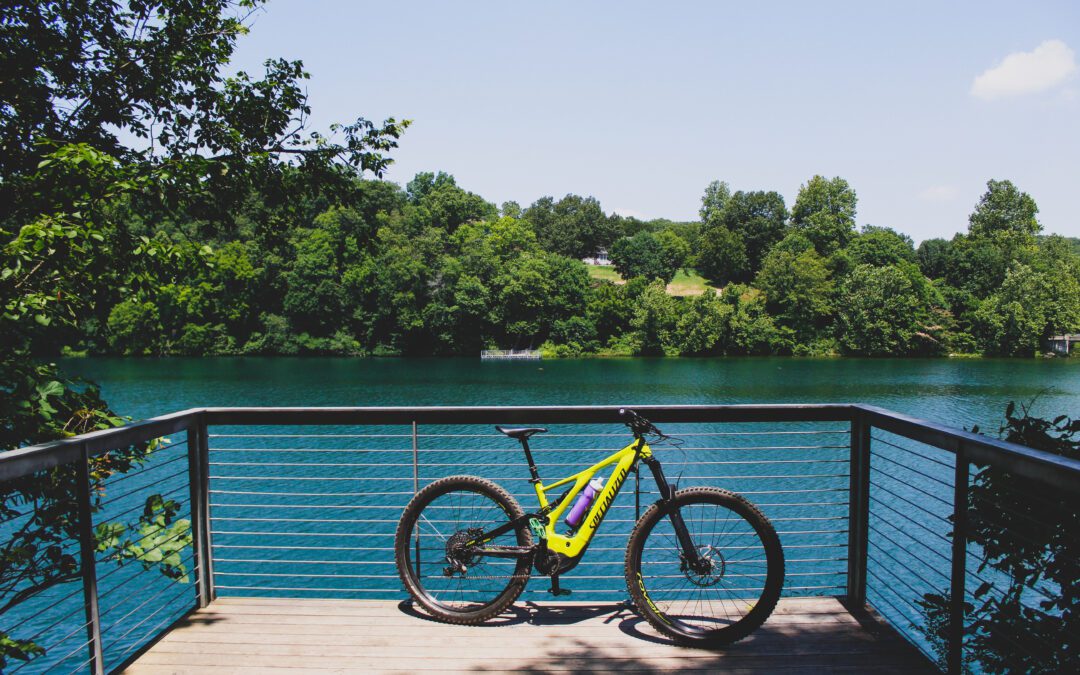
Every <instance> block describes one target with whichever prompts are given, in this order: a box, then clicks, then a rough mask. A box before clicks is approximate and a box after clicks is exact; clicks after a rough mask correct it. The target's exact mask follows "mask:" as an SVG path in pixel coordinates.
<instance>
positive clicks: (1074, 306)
mask: <svg viewBox="0 0 1080 675" xmlns="http://www.w3.org/2000/svg"><path fill="white" fill-rule="evenodd" d="M975 324H976V325H975V330H976V336H977V337H978V338H979V340H980V342H981V343H982V346H983V349H984V350H986V351H987V352H989V353H991V354H1002V355H1005V356H1032V355H1033V354H1035V353H1037V352H1039V351H1040V350H1042V349H1044V348H1045V345H1046V340H1047V339H1048V338H1049V337H1050V336H1051V335H1054V334H1057V333H1061V332H1075V331H1078V330H1080V282H1078V281H1077V279H1076V276H1075V275H1074V274H1073V273H1072V270H1070V269H1069V268H1068V267H1067V266H1066V265H1065V264H1058V265H1056V266H1054V267H1052V268H1050V269H1047V270H1046V271H1040V270H1037V269H1034V268H1032V267H1030V266H1028V265H1024V264H1023V263H1014V264H1013V266H1012V267H1011V268H1010V269H1009V271H1008V272H1007V273H1006V275H1005V281H1004V282H1003V283H1002V284H1001V288H1000V289H999V290H998V291H997V292H996V293H994V294H993V295H991V296H990V297H989V298H987V299H986V301H985V302H983V303H982V304H981V305H980V306H979V308H978V309H977V310H976V311H975Z"/></svg>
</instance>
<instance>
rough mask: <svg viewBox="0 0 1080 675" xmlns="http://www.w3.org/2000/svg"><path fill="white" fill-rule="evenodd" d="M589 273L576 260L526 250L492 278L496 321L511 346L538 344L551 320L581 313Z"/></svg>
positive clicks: (542, 340) (548, 333) (547, 331)
mask: <svg viewBox="0 0 1080 675" xmlns="http://www.w3.org/2000/svg"><path fill="white" fill-rule="evenodd" d="M589 283H590V282H589V272H588V270H586V269H585V265H584V264H583V263H582V262H581V261H579V260H572V259H570V258H566V257H564V256H561V255H556V254H553V253H527V254H524V255H522V256H520V257H519V258H517V259H516V260H514V261H513V262H512V263H511V264H510V265H508V266H507V267H506V268H505V270H504V272H503V274H502V275H501V276H500V277H499V279H498V280H497V281H496V284H495V285H496V286H497V287H499V288H500V289H501V290H500V291H499V301H498V310H497V313H498V315H499V316H498V321H499V324H500V325H501V326H503V328H504V330H505V339H506V340H507V341H508V342H510V343H511V346H519V345H520V346H526V345H539V344H541V343H543V342H544V341H545V340H546V339H547V338H548V336H549V335H550V333H551V329H552V327H553V326H554V325H555V322H557V321H560V320H566V319H569V318H570V317H572V316H580V315H582V314H584V312H585V303H586V297H587V294H588V291H589Z"/></svg>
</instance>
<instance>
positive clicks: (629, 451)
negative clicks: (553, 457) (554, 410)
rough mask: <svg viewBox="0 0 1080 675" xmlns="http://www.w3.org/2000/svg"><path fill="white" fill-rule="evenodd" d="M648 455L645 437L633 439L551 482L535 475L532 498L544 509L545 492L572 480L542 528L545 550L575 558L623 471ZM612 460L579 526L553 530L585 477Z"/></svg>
mask: <svg viewBox="0 0 1080 675" xmlns="http://www.w3.org/2000/svg"><path fill="white" fill-rule="evenodd" d="M651 457H652V450H651V449H650V448H649V446H648V444H646V443H645V440H644V439H637V440H635V441H634V442H633V443H631V444H630V445H628V446H626V447H625V448H623V449H622V450H620V451H618V452H616V453H615V454H613V455H611V456H610V457H607V458H605V459H602V460H600V461H599V462H597V463H596V464H593V465H592V466H590V467H589V468H587V469H585V470H584V471H581V472H579V473H576V474H574V475H572V476H568V477H567V478H563V479H562V480H559V481H557V482H555V483H552V484H551V485H544V484H543V483H541V482H540V480H539V479H536V480H535V481H534V482H533V487H534V488H536V498H537V500H538V501H539V502H540V510H541V511H542V512H543V511H547V509H548V508H549V506H550V502H549V501H548V496H547V493H549V492H551V491H552V490H555V489H556V488H560V487H562V486H564V485H568V484H570V483H573V484H574V485H573V487H572V488H570V490H569V491H567V493H566V494H565V495H562V496H561V497H560V498H559V500H558V504H557V505H556V506H555V508H554V509H553V510H552V511H551V512H550V513H549V515H548V522H547V527H546V528H545V530H546V533H547V542H548V550H549V551H551V552H552V553H562V554H563V555H565V556H566V557H568V558H576V557H578V556H579V555H581V553H582V552H583V551H584V550H585V548H586V547H587V546H588V545H589V542H591V541H592V538H593V535H594V534H596V530H597V528H599V527H600V523H601V522H603V520H604V516H605V515H607V512H608V509H609V508H610V507H611V504H612V503H613V502H614V501H615V497H617V496H618V494H619V491H620V490H621V489H622V486H623V484H624V483H625V482H626V477H627V475H629V473H630V471H631V470H632V469H633V468H634V465H635V464H636V463H637V461H638V460H639V459H649V458H651ZM612 464H614V465H615V469H614V471H613V472H612V474H611V478H610V479H608V481H607V483H605V484H604V487H603V489H602V490H600V493H599V494H598V495H596V497H595V498H594V499H593V503H592V506H590V507H589V512H588V513H587V514H586V515H585V518H584V520H582V522H581V526H580V527H579V528H578V529H577V530H576V531H575V532H574V533H573V534H572V535H570V536H565V535H561V534H559V533H558V532H556V531H555V527H556V526H557V525H558V524H559V521H560V519H561V518H562V514H563V513H564V512H565V511H566V510H567V509H568V508H570V505H571V504H573V502H574V498H575V497H577V495H578V493H580V492H581V490H582V489H584V487H585V486H586V485H588V484H589V481H590V480H592V477H593V476H595V475H596V474H597V472H599V471H600V470H601V469H603V468H605V467H607V466H610V465H612Z"/></svg>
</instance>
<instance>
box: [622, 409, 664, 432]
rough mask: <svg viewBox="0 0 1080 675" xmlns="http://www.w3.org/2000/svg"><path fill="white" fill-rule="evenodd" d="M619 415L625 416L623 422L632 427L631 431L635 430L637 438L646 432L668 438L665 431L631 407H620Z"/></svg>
mask: <svg viewBox="0 0 1080 675" xmlns="http://www.w3.org/2000/svg"><path fill="white" fill-rule="evenodd" d="M619 415H620V416H621V417H623V418H624V421H623V423H624V424H625V425H626V426H628V427H630V431H632V432H634V436H635V437H637V438H641V437H642V436H645V435H646V434H655V435H657V436H661V437H663V438H667V436H666V435H665V434H664V432H662V431H660V430H659V429H657V428H656V425H655V424H653V423H652V422H650V421H649V420H647V419H645V418H644V417H642V416H641V415H639V414H637V413H636V412H634V411H633V410H630V409H629V408H619Z"/></svg>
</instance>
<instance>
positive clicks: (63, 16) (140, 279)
mask: <svg viewBox="0 0 1080 675" xmlns="http://www.w3.org/2000/svg"><path fill="white" fill-rule="evenodd" d="M257 4H259V3H257V2H248V1H244V2H240V3H230V2H226V1H225V0H211V1H209V2H203V3H198V4H192V3H190V2H186V1H181V0H149V1H145V2H144V1H140V2H135V1H134V0H132V1H130V2H104V3H87V2H84V1H83V0H45V1H42V2H38V1H35V2H25V1H22V2H18V1H16V2H7V3H4V4H3V5H2V6H0V23H2V25H3V27H4V28H3V30H2V31H0V59H2V61H0V68H2V70H3V72H4V76H3V78H0V101H3V104H2V105H0V108H2V112H0V147H3V148H4V152H3V153H2V157H0V247H2V248H0V251H2V254H0V307H3V308H4V310H3V312H2V313H0V334H2V335H3V336H4V339H3V347H2V349H0V380H2V381H3V382H4V383H5V384H4V386H3V387H0V420H2V425H0V447H4V448H13V447H19V446H22V445H26V444H29V443H34V442H41V441H46V440H51V439H54V438H58V437H62V436H66V435H69V434H72V433H78V432H81V431H87V430H90V429H95V428H102V427H107V426H113V425H116V424H120V423H121V422H122V420H121V419H120V418H119V417H117V416H116V415H114V414H112V413H111V412H110V411H109V410H108V408H107V406H106V405H105V403H104V402H103V401H102V400H101V399H100V397H98V396H97V395H96V393H95V394H93V395H90V394H89V393H88V392H89V391H91V390H88V389H86V385H84V384H80V383H75V382H72V381H70V380H68V379H66V378H64V377H63V376H62V375H61V374H60V373H59V372H58V371H57V370H56V369H55V367H53V366H49V365H40V362H39V360H38V358H37V356H36V354H37V353H38V352H40V351H41V349H42V346H43V345H46V344H52V345H58V344H64V343H65V342H66V341H68V340H70V339H72V337H73V336H77V335H80V334H81V332H82V331H83V330H84V329H85V325H86V324H87V323H88V322H91V321H102V320H103V314H104V315H105V316H107V315H108V314H109V313H110V312H111V310H112V308H114V307H115V306H117V305H118V304H120V303H121V302H124V301H127V300H129V299H134V300H135V301H136V302H145V301H146V300H145V299H147V298H153V297H157V296H158V295H159V293H158V291H159V290H160V288H161V287H163V286H168V285H173V286H174V288H173V289H171V290H170V291H169V293H171V294H172V296H171V297H172V298H173V299H175V300H177V302H176V303H175V307H169V308H168V309H169V311H170V312H174V315H175V316H177V317H178V316H179V312H178V311H177V310H178V309H179V308H182V307H183V306H184V305H185V304H190V302H193V301H194V299H195V298H194V294H198V295H201V296H202V297H205V288H204V287H203V284H202V283H200V282H195V283H177V282H178V277H179V276H183V277H184V279H185V280H190V277H191V276H192V275H193V272H192V270H194V269H197V268H198V267H200V266H201V265H203V264H204V263H205V261H206V260H207V259H208V258H209V257H210V256H211V254H212V252H211V251H210V250H209V249H208V248H205V247H200V246H191V245H186V246H180V245H177V244H176V243H175V242H173V241H171V240H170V238H168V237H166V236H161V235H160V234H159V233H158V232H157V231H156V230H153V229H148V228H147V222H148V221H149V220H154V219H156V217H157V216H158V215H161V214H167V213H171V212H185V211H186V212H189V213H192V214H196V219H197V220H199V221H200V222H201V223H205V227H203V225H202V224H200V225H199V227H200V228H202V229H209V228H211V227H213V225H214V224H216V223H219V222H225V221H227V220H230V218H229V214H230V213H231V207H233V206H236V205H238V204H241V203H243V201H244V200H245V199H247V198H248V197H249V196H250V195H251V194H252V190H253V187H255V186H257V187H258V188H259V189H260V190H269V191H273V192H274V194H275V195H276V196H278V197H280V196H282V195H288V196H289V197H290V199H291V201H294V202H297V203H300V204H303V205H308V204H309V203H310V202H309V201H308V200H307V199H306V198H303V197H304V195H305V194H306V193H305V192H304V190H303V189H299V188H305V189H306V188H310V186H311V185H313V184H319V185H320V186H321V188H320V189H324V190H331V189H335V188H345V187H352V186H353V185H354V181H355V178H356V177H357V176H358V174H359V172H361V171H363V170H372V171H374V172H376V173H381V172H382V170H383V169H384V168H385V167H386V165H387V163H388V162H389V160H388V159H387V158H386V157H385V155H384V153H385V151H387V150H389V149H390V148H392V147H394V145H395V144H396V139H397V138H398V136H399V135H400V133H401V132H402V130H403V129H404V127H405V123H398V122H395V121H394V120H387V121H386V122H385V123H384V124H382V125H381V126H380V125H375V124H372V123H370V122H368V121H366V120H363V119H358V120H357V121H356V122H355V123H353V124H351V125H348V126H344V127H333V128H332V129H331V135H330V136H324V135H322V134H319V133H314V132H311V131H310V130H309V129H308V128H307V125H308V120H309V119H310V109H309V107H308V104H307V100H306V96H305V94H304V88H303V86H302V80H304V79H305V78H306V77H307V74H306V73H305V72H304V70H303V67H302V64H301V63H300V62H298V61H295V62H290V61H285V60H272V61H268V62H267V63H266V66H265V74H264V75H263V76H262V77H260V78H258V79H256V78H252V77H251V76H249V75H247V74H246V73H243V72H240V73H236V74H235V75H232V76H226V75H225V74H224V71H225V70H226V68H227V64H228V61H229V58H230V56H231V54H232V51H233V48H234V44H235V40H236V38H237V36H238V35H239V34H241V33H243V32H245V31H246V26H245V25H244V20H245V18H246V17H247V15H248V13H249V12H250V11H251V10H253V9H254V8H255V7H256V6H257ZM132 137H134V138H136V139H138V140H137V141H136V142H135V143H133V144H132V145H130V146H129V145H126V144H125V141H126V140H127V139H130V138H132ZM291 188H298V189H297V190H296V191H295V192H291V191H290V190H289V189H291ZM133 208H137V209H138V210H139V211H140V212H141V215H142V217H140V218H128V217H127V215H128V214H129V213H130V212H131V209H133ZM260 236H261V235H260ZM211 286H212V285H211ZM171 301H172V300H170V302H171ZM199 301H200V302H202V300H201V299H200V300H199ZM160 309H161V308H160V307H159V310H160ZM121 313H122V312H121ZM118 321H120V319H119V318H118ZM121 323H123V322H121ZM184 325H186V324H181V325H179V326H177V329H178V331H179V334H180V335H181V336H183V335H184V334H186V333H187V331H184V328H183V326H184ZM192 335H194V331H192ZM152 450H153V448H152V447H150V446H145V447H142V448H136V449H133V450H132V451H131V452H130V453H127V452H124V451H121V452H118V453H115V454H114V453H110V454H109V456H108V457H103V458H101V459H100V460H97V461H95V465H94V466H93V467H91V470H92V472H93V473H94V474H95V475H96V476H99V477H100V478H95V482H94V484H93V485H91V491H92V494H94V495H96V496H97V497H96V498H97V499H101V498H102V495H103V494H104V493H103V492H102V490H101V484H100V482H98V481H99V480H104V478H105V477H107V476H109V475H112V474H113V473H115V472H120V471H124V470H127V469H129V468H131V467H132V466H134V465H135V464H136V463H137V462H138V461H141V459H140V458H142V457H145V456H146V455H147V453H149V452H150V451H152ZM65 471H66V470H65V469H62V468H61V469H56V470H54V471H52V472H49V474H48V475H47V476H45V477H44V478H41V479H40V480H39V479H33V480H28V481H16V482H14V484H10V483H12V482H9V484H8V485H6V486H5V490H7V492H6V493H5V494H4V495H3V498H4V501H3V502H2V503H4V504H5V507H4V508H5V509H7V508H8V506H7V505H8V504H10V503H12V502H13V501H15V502H18V503H19V504H20V505H21V506H20V512H19V515H25V516H27V517H28V520H27V522H30V523H34V524H35V525H34V526H32V527H31V528H30V529H27V530H25V531H24V532H23V533H22V534H20V535H19V541H18V544H17V546H16V549H17V550H15V555H14V556H7V555H5V557H3V559H2V560H0V579H2V580H4V581H5V582H6V581H7V580H10V579H12V578H13V576H14V577H17V578H22V579H24V580H29V583H30V586H31V587H36V588H41V587H43V586H44V585H46V584H50V583H55V580H56V579H57V578H59V577H58V576H55V575H54V576H49V577H42V576H40V575H36V572H35V570H38V571H40V570H56V571H58V572H59V573H60V574H61V575H62V574H68V573H71V572H72V567H71V565H69V564H66V563H65V562H64V561H63V559H62V558H61V559H60V560H59V563H58V564H55V565H48V564H45V563H44V562H43V561H44V560H45V558H44V557H41V556H49V555H52V554H54V553H56V547H55V546H53V544H54V543H55V542H56V541H58V540H62V539H64V538H70V537H71V536H72V533H71V532H70V531H69V530H65V528H71V527H74V525H73V524H72V523H71V522H70V519H67V520H65V519H63V518H60V517H59V516H58V515H57V514H58V513H60V512H62V511H64V509H65V508H66V506H65V500H70V495H71V494H72V493H73V492H74V490H73V488H71V485H72V483H71V482H70V480H69V477H68V476H67V475H66V474H65ZM67 473H69V474H70V473H72V472H67ZM153 497H155V496H154V495H151V497H150V498H148V502H147V511H146V512H145V513H144V516H145V520H144V519H143V518H140V519H139V520H138V521H134V522H130V523H99V524H98V531H97V533H96V534H97V543H98V548H99V550H100V552H101V553H102V554H104V553H105V552H110V553H108V555H107V556H105V555H103V558H104V559H114V560H118V561H119V560H131V559H136V560H140V561H141V562H143V563H150V564H151V566H155V567H157V568H159V569H160V570H161V571H162V572H163V573H166V574H174V573H178V572H179V570H178V568H176V567H175V566H171V565H170V563H169V562H168V560H169V558H166V559H161V560H160V561H159V562H154V561H153V560H151V558H150V556H149V555H147V552H146V551H142V552H140V551H139V550H138V546H137V544H135V543H133V541H132V540H131V539H130V537H129V536H128V534H129V533H136V532H137V533H143V532H149V531H156V532H159V533H160V531H161V529H162V528H176V534H177V535H182V534H183V529H184V528H186V526H187V525H186V523H185V522H183V521H181V520H176V519H175V515H176V511H175V509H174V503H173V502H170V501H168V500H161V499H160V497H157V501H154V502H151V501H150V500H151V499H153ZM9 515H11V514H10V513H5V514H0V518H4V519H7V518H8V517H9ZM103 526H104V529H102V528H103ZM175 540H176V541H177V542H181V544H180V545H181V546H187V545H189V542H190V539H188V540H186V541H185V539H184V537H183V536H177V537H176V538H175ZM8 553H12V551H10V550H9V551H8ZM28 556H29V557H28ZM155 556H156V554H155ZM53 562H54V563H55V562H57V560H56V559H54V560H53ZM180 576H182V572H181V573H180ZM24 599H25V596H21V598H20V597H16V598H15V600H16V601H18V602H21V601H22V600H24ZM11 608H12V605H11V604H10V602H9V604H8V606H6V607H4V608H3V609H4V611H3V612H2V614H3V616H4V617H11V616H12V615H13V614H12V613H11V612H10V611H8V610H10V609H11ZM0 633H3V631H0ZM0 640H2V642H3V646H4V649H3V653H2V654H0V660H4V661H6V660H7V659H8V658H20V657H27V656H31V655H34V654H38V653H40V648H39V647H37V646H35V645H33V644H31V643H28V641H27V640H26V639H25V638H24V637H21V636H10V635H6V634H3V635H0ZM2 665H3V664H2V663H0V667H2Z"/></svg>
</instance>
